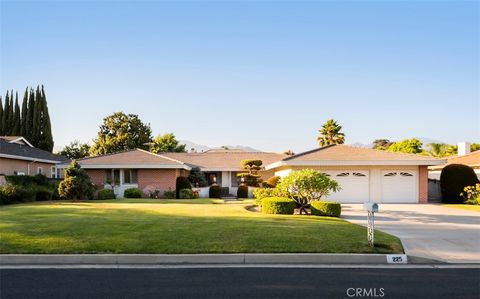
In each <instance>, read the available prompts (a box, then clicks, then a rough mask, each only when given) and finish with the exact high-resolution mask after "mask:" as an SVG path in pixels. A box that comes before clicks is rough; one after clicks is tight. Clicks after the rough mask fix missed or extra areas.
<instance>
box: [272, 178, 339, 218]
mask: <svg viewBox="0 0 480 299" xmlns="http://www.w3.org/2000/svg"><path fill="white" fill-rule="evenodd" d="M277 188H278V189H279V190H280V191H281V192H282V193H284V194H287V197H289V198H291V199H293V200H294V201H296V202H297V203H298V204H299V205H300V214H302V212H305V213H306V210H305V208H306V207H307V206H308V205H309V204H310V203H311V202H312V201H314V200H321V199H322V198H325V197H327V196H328V195H329V194H330V192H337V191H339V190H340V186H339V185H338V183H337V182H336V181H335V180H332V179H330V178H329V177H328V176H326V175H324V174H323V173H321V172H320V171H317V170H313V169H302V170H298V171H292V172H290V174H289V175H288V176H286V177H284V178H282V181H281V182H280V183H279V184H278V185H277Z"/></svg>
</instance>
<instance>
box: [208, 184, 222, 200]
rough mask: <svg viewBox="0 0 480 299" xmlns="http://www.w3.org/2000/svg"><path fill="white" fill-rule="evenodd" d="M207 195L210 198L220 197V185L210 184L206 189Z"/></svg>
mask: <svg viewBox="0 0 480 299" xmlns="http://www.w3.org/2000/svg"><path fill="white" fill-rule="evenodd" d="M208 197H210V198H221V194H220V186H219V185H212V186H210V189H209V190H208Z"/></svg>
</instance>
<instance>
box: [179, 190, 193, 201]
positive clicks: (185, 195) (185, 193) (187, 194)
mask: <svg viewBox="0 0 480 299" xmlns="http://www.w3.org/2000/svg"><path fill="white" fill-rule="evenodd" d="M179 196H180V199H192V198H195V195H194V194H193V191H192V189H182V190H180V192H179Z"/></svg>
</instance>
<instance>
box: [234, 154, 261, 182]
mask: <svg viewBox="0 0 480 299" xmlns="http://www.w3.org/2000/svg"><path fill="white" fill-rule="evenodd" d="M241 167H242V168H243V169H244V170H246V171H248V172H244V173H238V174H237V176H238V177H239V178H242V179H243V181H244V183H245V184H246V185H247V186H252V187H257V186H259V184H260V183H261V182H262V177H261V175H259V174H258V172H259V171H260V170H261V169H262V160H243V161H242V162H241Z"/></svg>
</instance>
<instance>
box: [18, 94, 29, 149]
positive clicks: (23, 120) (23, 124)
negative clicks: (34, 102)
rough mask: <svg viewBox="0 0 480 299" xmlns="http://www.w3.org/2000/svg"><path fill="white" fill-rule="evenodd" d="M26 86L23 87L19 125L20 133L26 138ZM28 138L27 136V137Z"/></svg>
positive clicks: (27, 129) (27, 128)
mask: <svg viewBox="0 0 480 299" xmlns="http://www.w3.org/2000/svg"><path fill="white" fill-rule="evenodd" d="M28 95H29V93H28V87H27V88H25V93H24V94H23V101H22V116H21V126H20V135H21V136H23V137H25V138H27V132H28V131H29V130H30V127H29V126H28V119H27V112H28ZM27 140H28V138H27Z"/></svg>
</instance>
